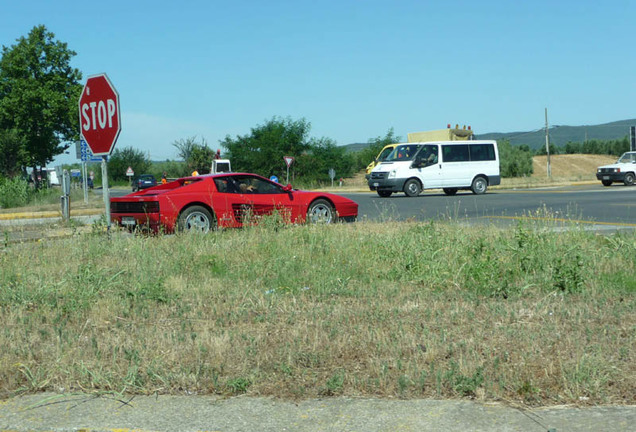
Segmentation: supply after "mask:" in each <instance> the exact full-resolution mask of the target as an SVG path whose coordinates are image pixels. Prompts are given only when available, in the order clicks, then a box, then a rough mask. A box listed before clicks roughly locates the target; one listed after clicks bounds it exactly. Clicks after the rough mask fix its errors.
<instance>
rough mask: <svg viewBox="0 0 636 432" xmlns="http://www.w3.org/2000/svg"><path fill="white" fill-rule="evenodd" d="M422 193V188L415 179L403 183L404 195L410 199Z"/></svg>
mask: <svg viewBox="0 0 636 432" xmlns="http://www.w3.org/2000/svg"><path fill="white" fill-rule="evenodd" d="M420 192H422V187H421V186H420V182H418V181H417V180H415V179H410V180H407V181H406V183H404V193H405V194H406V195H407V196H410V197H416V196H418V195H419V194H420Z"/></svg>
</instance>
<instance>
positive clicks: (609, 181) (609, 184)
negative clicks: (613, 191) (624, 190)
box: [601, 180, 612, 186]
mask: <svg viewBox="0 0 636 432" xmlns="http://www.w3.org/2000/svg"><path fill="white" fill-rule="evenodd" d="M601 183H603V186H611V185H612V181H611V180H601Z"/></svg>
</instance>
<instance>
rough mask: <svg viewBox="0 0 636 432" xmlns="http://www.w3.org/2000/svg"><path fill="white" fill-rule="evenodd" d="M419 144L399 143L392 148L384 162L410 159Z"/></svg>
mask: <svg viewBox="0 0 636 432" xmlns="http://www.w3.org/2000/svg"><path fill="white" fill-rule="evenodd" d="M418 147H419V146H417V145H414V144H401V145H399V146H397V147H396V148H394V149H393V151H392V152H391V154H390V155H389V156H388V157H387V158H386V162H399V161H410V160H413V158H414V157H415V153H417V149H418Z"/></svg>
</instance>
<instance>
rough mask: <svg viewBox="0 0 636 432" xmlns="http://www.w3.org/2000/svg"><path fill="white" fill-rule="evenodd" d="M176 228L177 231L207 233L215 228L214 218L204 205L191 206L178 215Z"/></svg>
mask: <svg viewBox="0 0 636 432" xmlns="http://www.w3.org/2000/svg"><path fill="white" fill-rule="evenodd" d="M177 229H178V231H179V232H200V233H207V232H208V231H210V230H214V229H216V220H215V218H214V217H213V216H212V213H210V211H209V210H208V209H206V208H205V207H202V206H192V207H188V208H187V209H185V210H184V211H183V212H181V214H180V215H179V219H178V220H177Z"/></svg>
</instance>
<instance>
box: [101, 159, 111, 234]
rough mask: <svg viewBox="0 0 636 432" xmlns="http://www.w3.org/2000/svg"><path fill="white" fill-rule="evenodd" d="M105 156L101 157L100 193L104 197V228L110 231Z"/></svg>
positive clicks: (108, 191) (108, 192)
mask: <svg viewBox="0 0 636 432" xmlns="http://www.w3.org/2000/svg"><path fill="white" fill-rule="evenodd" d="M106 158H107V156H102V192H103V195H104V205H105V206H106V212H105V213H104V216H105V217H106V227H107V229H108V230H110V190H109V189H108V167H107V164H106Z"/></svg>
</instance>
